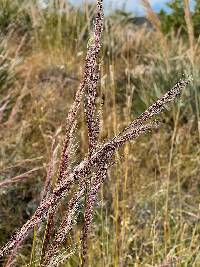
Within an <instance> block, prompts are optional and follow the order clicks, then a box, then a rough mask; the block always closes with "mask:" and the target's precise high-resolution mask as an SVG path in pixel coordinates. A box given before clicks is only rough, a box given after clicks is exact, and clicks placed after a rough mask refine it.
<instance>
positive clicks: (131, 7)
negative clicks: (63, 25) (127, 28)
mask: <svg viewBox="0 0 200 267" xmlns="http://www.w3.org/2000/svg"><path fill="white" fill-rule="evenodd" d="M84 1H86V0H70V2H71V3H73V4H81V3H84ZM87 1H88V2H94V0H87ZM104 2H105V9H106V11H108V9H110V8H109V7H110V6H111V7H112V8H120V7H122V6H123V5H125V7H126V10H128V11H132V12H135V13H138V14H141V13H143V12H144V11H143V8H142V6H141V4H140V3H141V2H140V0H105V1H104ZM167 2H169V0H150V3H151V5H152V7H153V8H154V10H156V11H159V10H160V9H161V8H164V7H165V4H166V3H167Z"/></svg>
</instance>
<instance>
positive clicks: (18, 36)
mask: <svg viewBox="0 0 200 267" xmlns="http://www.w3.org/2000/svg"><path fill="white" fill-rule="evenodd" d="M143 4H144V5H145V7H146V12H147V17H148V18H149V20H150V21H151V23H152V25H153V29H146V28H144V27H135V26H134V25H133V24H132V23H131V21H132V15H131V14H128V13H126V12H116V13H114V14H111V15H110V16H108V17H106V21H105V31H104V41H103V52H102V54H101V60H102V70H101V71H102V74H101V86H100V88H99V95H100V96H101V97H102V98H103V99H104V105H103V110H104V113H103V122H102V123H103V129H104V130H103V131H102V133H101V136H102V140H104V139H107V138H108V137H112V136H113V135H114V134H115V133H117V132H118V131H119V130H120V129H122V128H123V127H124V126H125V125H127V124H128V122H129V121H130V120H132V119H133V118H135V117H136V116H137V115H139V113H141V112H142V111H144V110H145V107H147V106H148V105H149V104H151V103H152V102H153V101H154V100H155V99H157V98H158V97H159V96H160V95H161V94H163V93H164V92H165V91H166V90H168V89H169V88H171V86H172V85H173V84H174V83H175V82H176V81H177V80H178V79H179V78H180V77H181V75H182V74H183V73H185V74H192V75H193V79H194V82H193V84H192V85H191V86H190V88H189V89H187V91H185V92H184V94H183V95H182V96H181V99H180V101H178V102H177V104H176V105H174V106H173V107H172V108H171V109H170V111H169V112H165V113H164V114H163V115H162V120H163V122H164V125H163V127H162V128H161V130H160V131H159V132H156V133H153V134H150V135H148V136H145V137H142V138H140V139H139V140H137V142H136V143H134V144H131V145H128V144H127V145H126V147H125V148H124V149H123V150H122V151H120V153H119V154H118V156H117V157H116V160H115V165H114V166H113V168H112V170H111V171H110V172H109V177H108V179H107V182H106V184H105V186H104V187H103V188H102V189H101V194H100V195H99V199H98V204H97V207H96V212H95V218H94V223H93V229H92V232H91V235H90V242H89V243H90V250H89V266H92V267H94V266H95V267H96V266H97V267H103V266H105V267H108V266H116V267H118V266H134V267H136V266H137V267H139V266H178V267H182V266H184V267H186V266H191V267H198V266H200V252H199V251H200V239H199V236H200V224H199V219H200V208H199V205H200V198H199V194H200V177H199V160H200V149H199V142H200V118H199V115H200V113H199V112H200V111H199V108H200V107H199V105H200V95H199V92H200V78H199V77H200V71H199V64H200V56H199V55H200V47H199V27H198V24H199V19H198V18H199V16H200V15H199V14H200V13H199V12H200V11H199V1H196V6H195V10H194V11H193V13H190V12H188V11H189V10H188V5H187V1H171V3H170V6H171V7H172V13H171V14H170V15H168V14H165V13H164V12H161V13H160V14H159V15H156V14H155V13H153V12H152V10H151V8H150V6H148V3H147V1H143ZM93 16H94V6H88V5H85V6H84V7H83V8H82V9H79V8H74V7H72V6H71V5H69V4H67V3H66V2H65V1H62V0H52V1H46V4H45V5H44V6H41V4H40V3H38V2H37V1H23V0H12V1H11V0H1V1H0V185H1V187H0V244H1V245H3V244H4V243H5V242H6V241H7V240H8V239H9V237H10V236H11V235H12V234H13V232H15V231H16V230H17V229H18V228H19V227H20V226H22V225H23V224H24V222H26V220H27V219H28V218H29V217H30V216H31V214H33V212H34V210H35V209H36V207H37V206H38V204H39V201H40V197H41V191H42V190H41V188H42V186H43V184H44V179H45V174H46V169H47V163H48V159H49V155H50V148H51V141H52V138H53V136H54V134H55V132H56V131H57V129H58V128H59V127H60V125H63V124H64V122H65V116H66V113H67V111H68V109H69V107H70V104H71V103H72V101H73V98H74V95H75V92H76V90H77V86H78V82H79V80H80V78H81V77H80V75H81V66H82V65H83V62H84V58H85V53H86V49H87V41H88V38H89V34H90V32H91V27H92V18H93ZM159 18H160V20H159ZM82 113H83V111H82ZM78 129H79V138H80V140H81V141H80V144H79V145H80V146H81V149H79V150H77V157H80V158H81V155H82V154H83V153H85V152H86V149H87V148H86V142H85V140H86V137H87V132H86V128H85V121H84V120H83V116H80V118H79V122H78ZM62 137H63V133H62V132H61V133H60V134H59V136H58V141H57V142H58V157H59V150H60V146H59V144H61V141H62ZM29 171H30V172H29ZM27 172H28V174H27ZM11 178H12V179H11ZM10 179H11V180H10ZM5 181H8V184H9V186H8V185H7V184H5ZM10 181H12V183H10ZM60 213H61V215H62V209H61V210H60ZM81 225H82V213H81V208H80V216H79V217H78V218H77V227H76V228H75V229H74V231H72V233H71V238H72V240H76V238H77V236H79V235H80V229H81ZM69 242H70V241H69ZM67 245H68V244H66V246H67ZM31 251H32V239H31V238H29V239H28V240H27V241H26V244H25V245H24V246H23V247H22V248H21V249H20V253H19V254H18V255H17V257H16V262H15V264H14V266H26V265H27V264H29V263H31V264H30V265H29V266H35V265H34V263H33V262H31V260H30V258H31V256H30V255H31ZM79 257H80V255H79V253H78V252H77V253H75V254H74V255H73V256H72V258H71V260H70V261H69V262H68V263H66V264H63V266H68V267H69V266H70V267H72V266H78V262H79ZM4 264H5V262H3V260H0V265H1V266H4Z"/></svg>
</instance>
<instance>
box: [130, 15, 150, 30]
mask: <svg viewBox="0 0 200 267" xmlns="http://www.w3.org/2000/svg"><path fill="white" fill-rule="evenodd" d="M129 22H131V23H133V24H134V25H135V26H138V27H147V28H150V29H152V28H153V25H152V23H151V22H150V21H149V20H148V19H147V18H146V17H134V18H130V20H129Z"/></svg>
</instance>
